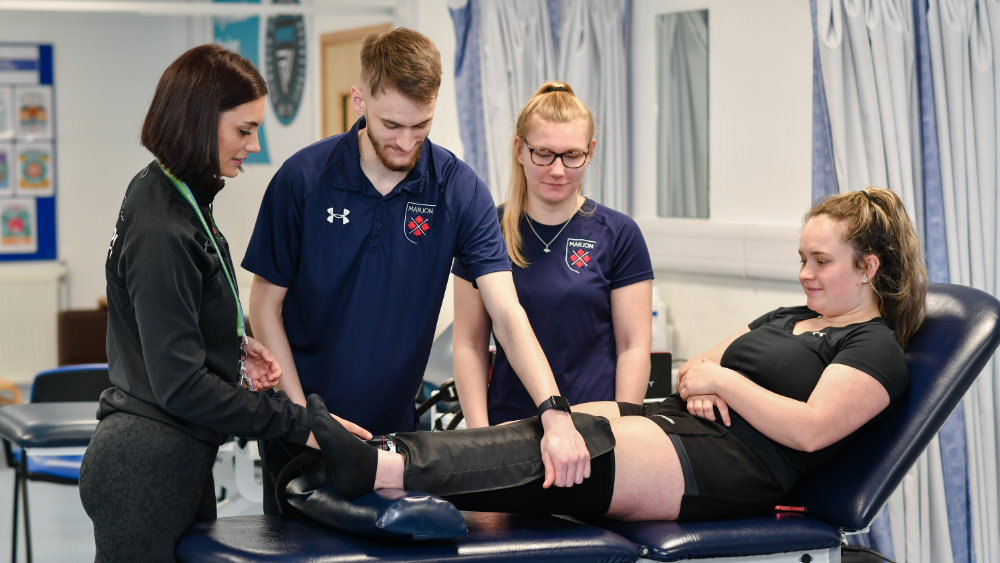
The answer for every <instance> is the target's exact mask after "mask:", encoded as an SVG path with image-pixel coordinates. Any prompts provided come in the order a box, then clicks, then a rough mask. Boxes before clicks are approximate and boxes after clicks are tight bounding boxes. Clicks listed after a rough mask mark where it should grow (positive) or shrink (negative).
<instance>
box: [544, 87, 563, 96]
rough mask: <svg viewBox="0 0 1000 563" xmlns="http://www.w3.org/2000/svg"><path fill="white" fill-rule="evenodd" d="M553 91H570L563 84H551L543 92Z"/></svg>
mask: <svg viewBox="0 0 1000 563" xmlns="http://www.w3.org/2000/svg"><path fill="white" fill-rule="evenodd" d="M552 92H569V90H567V89H566V88H564V87H562V86H549V87H548V88H546V89H545V91H544V92H542V93H543V94H549V93H552Z"/></svg>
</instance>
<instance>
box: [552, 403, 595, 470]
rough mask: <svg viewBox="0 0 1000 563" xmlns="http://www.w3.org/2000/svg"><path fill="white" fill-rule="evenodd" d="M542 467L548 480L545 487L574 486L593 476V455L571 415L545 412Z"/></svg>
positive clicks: (554, 410)
mask: <svg viewBox="0 0 1000 563" xmlns="http://www.w3.org/2000/svg"><path fill="white" fill-rule="evenodd" d="M541 419H542V428H543V429H544V431H545V433H544V435H543V436H542V442H541V449H542V464H543V465H544V466H545V479H544V481H543V482H542V488H545V489H547V488H549V487H551V486H552V485H555V486H557V487H572V486H573V485H579V484H580V483H583V480H584V479H586V478H587V477H590V452H589V451H587V444H586V443H584V441H583V436H581V435H580V433H579V432H578V431H577V430H576V426H574V425H573V418H572V417H571V416H570V415H569V413H567V412H564V411H559V410H556V409H549V410H547V411H545V412H543V413H542V416H541Z"/></svg>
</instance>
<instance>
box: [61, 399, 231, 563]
mask: <svg viewBox="0 0 1000 563" xmlns="http://www.w3.org/2000/svg"><path fill="white" fill-rule="evenodd" d="M217 453H218V447H217V446H215V445H212V444H209V443H206V442H202V441H200V440H197V439H195V438H193V437H192V436H191V435H190V434H187V433H185V432H183V431H181V430H178V429H177V428H174V427H172V426H169V425H166V424H163V423H161V422H157V421H154V420H151V419H148V418H144V417H141V416H135V415H132V414H127V413H122V412H118V413H114V414H112V415H109V416H108V417H106V418H104V419H103V420H101V422H100V423H99V424H98V425H97V431H96V432H95V433H94V437H93V438H92V439H91V441H90V446H88V447H87V453H86V454H85V455H84V457H83V464H82V466H81V467H80V499H81V500H82V501H83V508H84V509H85V510H86V511H87V515H88V516H90V519H91V520H92V521H93V522H94V543H95V544H96V547H97V554H96V556H95V561H98V562H103V561H144V562H146V561H149V562H152V561H175V560H176V558H175V556H174V548H175V546H176V544H177V541H178V540H179V539H180V537H181V535H183V534H184V532H185V531H186V530H187V529H188V528H189V527H190V526H191V524H193V523H194V522H200V521H204V520H213V519H215V517H216V512H215V482H214V480H213V479H212V466H213V464H214V463H215V456H216V454H217Z"/></svg>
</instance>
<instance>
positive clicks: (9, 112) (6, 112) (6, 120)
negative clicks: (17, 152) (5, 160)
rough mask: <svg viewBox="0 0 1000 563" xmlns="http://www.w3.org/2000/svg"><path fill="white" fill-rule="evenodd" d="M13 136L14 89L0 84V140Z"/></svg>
mask: <svg viewBox="0 0 1000 563" xmlns="http://www.w3.org/2000/svg"><path fill="white" fill-rule="evenodd" d="M13 138H14V89H13V88H11V87H10V86H4V85H2V84H0V141H6V140H9V139H13Z"/></svg>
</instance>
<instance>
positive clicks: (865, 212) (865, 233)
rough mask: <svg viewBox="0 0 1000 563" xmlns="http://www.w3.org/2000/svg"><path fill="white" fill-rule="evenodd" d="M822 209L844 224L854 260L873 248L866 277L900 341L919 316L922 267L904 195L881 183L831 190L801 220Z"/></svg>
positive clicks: (924, 288)
mask: <svg viewBox="0 0 1000 563" xmlns="http://www.w3.org/2000/svg"><path fill="white" fill-rule="evenodd" d="M818 215H827V216H829V217H831V218H832V219H835V220H838V221H842V222H844V223H845V224H846V226H847V228H846V230H845V234H844V242H846V243H847V244H849V245H850V246H851V247H852V248H853V249H854V260H855V266H856V267H858V268H861V267H863V266H864V257H865V256H867V255H869V254H874V255H875V256H876V257H878V259H879V267H878V270H877V271H876V272H875V274H874V275H873V276H872V278H871V279H870V281H869V283H870V284H871V288H872V290H873V291H874V292H875V296H876V300H877V301H878V309H879V314H880V315H881V316H882V318H883V319H885V322H886V323H887V324H888V325H889V327H890V328H892V329H893V330H894V331H895V332H896V340H898V341H899V344H900V345H901V346H903V347H905V346H906V344H907V342H909V341H910V337H911V336H913V333H915V332H916V331H917V328H918V327H919V326H920V323H921V322H922V321H923V317H924V302H925V300H926V296H927V269H926V267H925V266H924V260H923V253H922V251H921V248H920V239H919V238H918V237H917V231H916V229H915V228H914V226H913V222H912V221H910V216H909V215H907V213H906V209H905V207H904V206H903V201H902V200H901V199H900V198H899V196H898V195H896V194H895V193H893V192H891V191H889V190H887V189H883V188H868V189H865V190H859V191H855V192H847V193H843V194H838V195H834V196H830V197H829V198H827V199H825V200H824V201H822V202H821V203H819V204H818V205H816V206H815V207H813V208H812V209H811V210H810V211H809V212H808V213H807V214H806V217H805V219H806V221H808V220H809V219H812V218H813V217H816V216H818Z"/></svg>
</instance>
